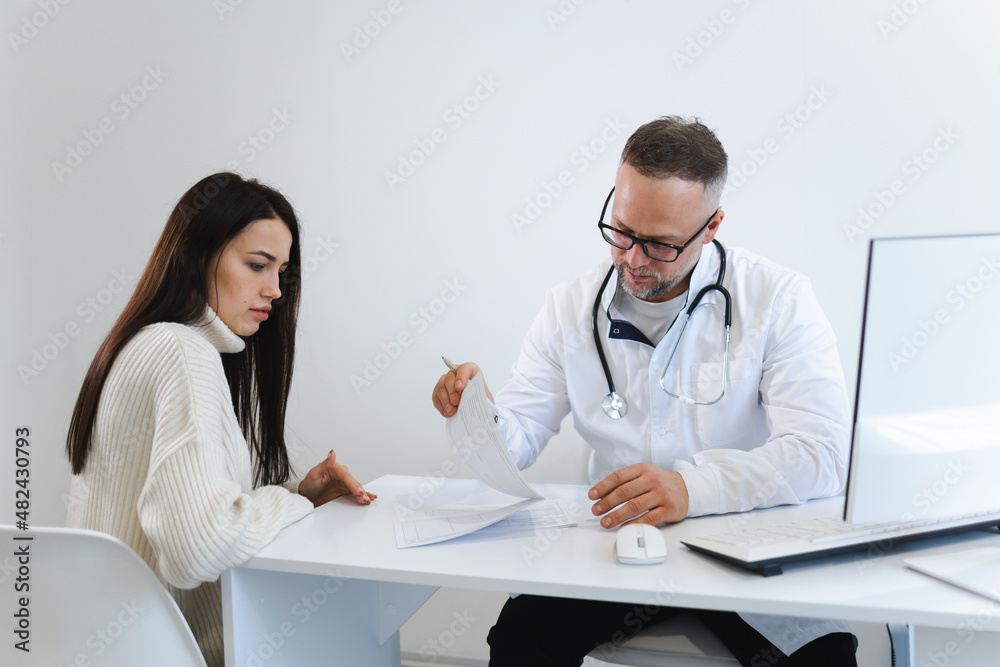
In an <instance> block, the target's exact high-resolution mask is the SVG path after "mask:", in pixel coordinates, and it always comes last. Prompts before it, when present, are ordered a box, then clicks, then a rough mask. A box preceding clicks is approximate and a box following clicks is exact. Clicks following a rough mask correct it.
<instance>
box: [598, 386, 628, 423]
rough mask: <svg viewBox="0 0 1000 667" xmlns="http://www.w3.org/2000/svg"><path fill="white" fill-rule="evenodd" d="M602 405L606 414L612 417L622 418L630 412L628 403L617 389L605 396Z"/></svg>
mask: <svg viewBox="0 0 1000 667" xmlns="http://www.w3.org/2000/svg"><path fill="white" fill-rule="evenodd" d="M601 407H602V408H604V414H606V415H607V416H609V417H611V418H612V419H621V418H622V417H624V416H625V413H626V412H628V403H626V402H625V399H624V398H622V397H621V396H619V395H618V392H616V391H612V392H611V393H610V394H608V395H607V396H605V397H604V400H603V401H602V402H601Z"/></svg>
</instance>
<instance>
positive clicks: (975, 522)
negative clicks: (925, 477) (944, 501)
mask: <svg viewBox="0 0 1000 667" xmlns="http://www.w3.org/2000/svg"><path fill="white" fill-rule="evenodd" d="M989 523H992V524H993V525H997V524H1000V510H994V511H987V512H978V513H976V514H970V515H967V516H964V517H957V518H956V517H949V518H946V519H928V520H922V521H915V522H911V523H905V524H903V523H878V524H849V523H844V521H843V519H841V518H840V517H839V516H831V517H822V518H819V519H809V520H806V521H794V522H790V523H780V524H771V525H747V526H742V527H739V528H736V529H734V530H732V531H729V532H725V533H713V534H708V535H700V536H698V537H697V538H694V539H691V540H686V541H683V543H684V544H686V545H687V546H689V547H691V548H694V549H696V550H697V551H702V552H709V553H710V554H711V555H718V556H722V557H724V558H725V559H726V560H730V561H738V564H743V565H745V566H748V567H754V568H755V569H758V568H757V564H759V563H765V564H766V563H770V562H778V563H780V561H782V560H785V561H789V562H790V561H792V560H801V558H795V557H796V556H804V555H810V554H814V555H817V556H818V555H821V554H822V553H824V552H840V551H848V550H852V549H855V548H859V547H860V548H864V546H866V545H868V544H872V543H877V544H878V545H879V546H880V551H885V550H886V549H888V548H889V547H891V546H892V545H893V544H895V542H897V541H903V540H904V539H906V538H909V539H912V537H911V536H913V535H923V534H925V533H932V532H940V531H945V530H951V529H954V528H958V527H962V526H966V525H970V524H971V525H972V526H973V527H975V526H980V525H983V524H989ZM779 572H780V564H779V565H778V566H777V571H776V572H765V574H768V573H774V574H777V573H779Z"/></svg>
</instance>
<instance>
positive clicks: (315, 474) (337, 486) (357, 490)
mask: <svg viewBox="0 0 1000 667" xmlns="http://www.w3.org/2000/svg"><path fill="white" fill-rule="evenodd" d="M347 494H351V495H352V496H354V499H355V500H356V501H358V504H359V505H370V504H371V502H372V501H373V500H375V498H377V496H376V495H375V494H374V493H368V492H366V491H365V490H364V488H362V486H361V484H359V483H358V480H356V479H354V476H353V475H351V473H350V472H348V471H347V466H345V465H343V464H342V463H337V454H336V453H335V452H334V451H333V450H332V449H331V450H330V453H329V454H327V456H326V459H325V460H323V462H322V463H320V464H319V465H317V466H316V467H315V468H313V469H312V470H310V471H309V474H307V475H306V476H305V477H304V478H303V479H302V481H301V482H299V495H302V496H305V497H306V498H308V499H309V500H311V501H312V504H313V507H319V506H320V505H322V504H324V503H328V502H330V501H331V500H333V499H334V498H339V497H340V496H346V495H347Z"/></svg>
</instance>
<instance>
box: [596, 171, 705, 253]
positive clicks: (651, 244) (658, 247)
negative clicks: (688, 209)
mask: <svg viewBox="0 0 1000 667" xmlns="http://www.w3.org/2000/svg"><path fill="white" fill-rule="evenodd" d="M614 194H615V189H614V188H611V192H610V193H609V194H608V198H607V199H605V200H604V208H602V209H601V219H600V220H599V221H598V222H597V226H598V227H599V228H600V230H601V235H602V236H603V237H604V240H605V241H607V242H608V243H610V244H611V245H613V246H614V247H616V248H620V249H622V250H628V249H629V248H631V247H632V246H634V245H636V244H639V246H640V247H641V248H642V251H643V252H644V253H646V256H647V257H649V258H650V259H655V260H656V261H657V262H673V261H675V260H676V259H677V258H678V257H680V254H681V253H682V252H684V251H685V250H687V247H688V246H689V245H691V244H692V243H694V241H695V239H696V238H698V237H699V236H701V234H702V232H704V231H705V230H706V229H708V226H709V224H711V222H712V219H713V218H715V214H716V213H718V212H719V209H715V211H714V212H713V213H712V215H710V216H709V217H708V220H706V221H705V224H704V225H702V226H701V229H699V230H698V231H696V232H695V233H694V236H692V237H691V238H690V239H688V241H687V243H685V244H684V245H673V244H671V243H660V242H659V241H649V240H647V239H640V238H638V237H636V236H632V235H631V234H626V233H625V232H623V231H622V230H620V229H618V228H616V227H612V226H611V225H606V224H604V214H605V213H607V210H608V204H609V203H611V196H612V195H614ZM720 208H721V207H720Z"/></svg>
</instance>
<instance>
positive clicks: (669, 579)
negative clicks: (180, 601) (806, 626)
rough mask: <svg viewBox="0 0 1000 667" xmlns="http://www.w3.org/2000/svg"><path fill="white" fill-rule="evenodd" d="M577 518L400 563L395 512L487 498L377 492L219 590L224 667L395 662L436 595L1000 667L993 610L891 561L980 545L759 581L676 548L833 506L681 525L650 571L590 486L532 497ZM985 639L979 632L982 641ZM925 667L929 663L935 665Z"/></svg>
mask: <svg viewBox="0 0 1000 667" xmlns="http://www.w3.org/2000/svg"><path fill="white" fill-rule="evenodd" d="M536 486H537V488H539V490H540V491H541V492H542V493H543V494H544V495H545V496H546V497H548V498H559V499H561V500H564V501H566V504H567V505H575V506H576V508H577V509H578V514H577V515H576V518H577V520H578V521H579V522H580V525H579V526H577V527H572V528H560V529H548V530H546V531H539V532H538V533H535V532H524V531H522V532H518V533H508V534H492V535H486V534H472V535H469V536H465V537H461V538H457V539H454V540H450V541H447V542H442V543H439V544H435V545H429V546H423V547H415V548H410V549H397V548H396V544H395V539H394V535H393V528H392V521H393V519H395V518H400V517H401V516H403V515H404V514H405V510H404V509H403V508H415V509H426V508H428V507H435V506H440V505H446V504H452V503H455V502H458V501H459V500H460V499H462V498H465V497H466V496H467V495H468V494H470V493H475V492H482V491H484V490H485V489H486V487H485V486H484V485H482V484H481V483H480V482H478V481H470V480H438V481H437V482H434V481H431V480H429V479H427V478H424V477H400V476H385V477H381V478H379V479H377V480H375V481H374V482H372V483H371V484H368V485H366V488H368V489H369V490H371V491H373V492H375V493H376V494H378V496H379V498H378V500H377V501H375V503H373V504H372V505H371V506H369V507H360V506H357V505H355V504H354V503H353V501H350V500H345V499H339V500H337V501H334V502H332V503H329V504H327V505H325V506H323V507H321V508H319V509H317V510H316V511H315V512H313V513H312V514H311V515H310V516H308V517H306V518H304V519H302V520H301V521H299V522H298V523H296V524H294V525H292V526H289V527H288V528H286V529H285V530H284V531H282V532H281V534H280V535H279V536H278V537H277V538H276V539H275V540H274V542H272V543H271V544H270V545H268V546H267V547H265V548H264V549H263V550H261V552H260V553H259V554H258V555H257V556H256V557H254V558H253V559H251V560H250V561H249V562H247V563H246V565H244V566H242V567H239V568H235V569H233V570H230V571H229V572H227V573H226V574H225V575H224V576H223V611H224V618H225V631H226V637H225V642H226V665H227V667H237V666H239V667H262V666H263V665H267V666H268V667H272V666H274V665H281V664H289V665H306V664H315V662H316V656H317V655H324V656H330V658H331V659H332V660H333V661H332V662H331V663H330V664H344V665H365V666H366V667H368V666H372V667H374V666H376V665H393V666H398V665H399V662H400V650H399V634H398V630H399V627H400V626H401V625H402V624H403V622H405V621H406V619H407V618H409V617H410V615H411V614H412V613H413V612H414V611H416V610H417V609H418V608H419V607H420V605H422V604H423V603H424V602H425V601H426V600H427V598H429V597H430V595H431V594H433V593H434V591H435V590H437V588H438V587H439V586H450V587H456V588H469V589H476V590H487V591H501V592H525V593H527V592H530V593H535V594H540V595H553V596H561V597H575V598H588V599H594V600H613V601H619V602H632V603H639V604H659V605H671V606H678V607H692V608H703V609H723V610H734V611H754V612H762V613H774V614H783V615H794V616H814V617H825V618H844V619H848V620H853V621H875V622H881V623H884V622H895V623H909V624H912V625H914V626H918V627H917V632H916V645H915V647H914V649H915V655H916V660H915V662H914V664H916V665H918V666H920V667H922V666H923V665H925V664H931V665H937V667H941V666H942V665H945V664H947V665H949V667H954V666H955V665H965V664H968V665H972V664H976V665H984V664H992V663H990V662H989V661H984V659H983V658H982V656H991V658H990V659H992V660H995V656H996V655H1000V634H998V631H1000V603H996V602H992V601H990V600H988V599H986V598H983V597H980V596H977V595H974V594H972V593H967V592H964V591H962V590H960V589H958V588H954V587H952V586H949V585H947V584H943V583H940V582H938V581H935V580H933V579H931V578H929V577H926V576H924V575H921V574H919V573H917V572H913V571H911V570H909V569H907V568H906V567H905V566H904V565H903V564H902V559H903V558H904V557H905V556H906V555H908V554H911V553H913V552H914V551H916V550H919V551H921V552H922V553H925V554H934V553H939V552H942V551H948V550H955V549H959V548H972V547H974V546H983V545H986V544H997V543H1000V536H998V535H996V534H989V533H985V532H978V533H969V534H965V535H961V536H953V537H948V538H938V539H935V540H929V541H924V542H920V543H917V544H915V545H900V546H898V547H896V548H895V549H894V550H893V551H892V552H891V553H890V554H889V555H881V554H874V555H873V556H869V555H868V554H866V553H858V554H849V555H844V556H837V557H832V558H825V559H821V560H817V561H810V562H807V563H799V564H793V565H790V566H787V567H786V568H785V574H783V575H780V576H776V577H767V578H765V577H762V576H760V575H758V574H754V573H750V572H745V571H742V570H739V569H736V568H734V567H731V566H728V565H725V564H723V563H720V562H717V561H715V560H712V559H709V558H707V557H705V556H702V555H699V554H696V553H694V552H692V551H690V550H688V549H687V548H686V547H684V546H682V545H681V544H680V543H679V542H680V540H682V539H685V538H686V537H687V536H693V535H695V534H701V533H706V532H720V531H726V530H728V529H731V528H732V527H734V526H735V525H736V524H737V523H739V524H744V523H746V522H750V523H752V524H764V523H772V522H784V521H790V520H798V519H808V518H812V517H816V516H824V515H829V514H834V513H837V512H839V511H840V510H841V507H842V502H843V500H842V499H839V498H838V499H829V500H821V501H814V502H810V503H807V504H805V505H802V506H798V507H782V508H775V509H771V510H763V511H756V512H751V513H747V514H742V515H725V516H714V517H703V518H699V519H688V520H685V521H683V522H681V523H679V524H676V525H672V526H668V527H666V528H664V529H663V532H664V537H665V538H666V542H667V559H666V562H665V563H663V564H662V565H653V566H641V567H639V566H631V567H630V566H624V565H620V564H617V563H616V562H615V561H614V556H613V554H612V548H613V544H614V533H613V532H611V531H606V530H604V529H602V528H601V527H600V526H599V525H598V524H597V521H596V519H595V518H593V517H592V516H591V515H590V511H589V508H590V505H591V503H590V501H588V500H587V498H586V489H587V487H583V486H570V485H560V484H540V485H536ZM984 631H985V632H984ZM935 660H936V662H935Z"/></svg>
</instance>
